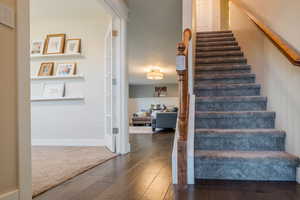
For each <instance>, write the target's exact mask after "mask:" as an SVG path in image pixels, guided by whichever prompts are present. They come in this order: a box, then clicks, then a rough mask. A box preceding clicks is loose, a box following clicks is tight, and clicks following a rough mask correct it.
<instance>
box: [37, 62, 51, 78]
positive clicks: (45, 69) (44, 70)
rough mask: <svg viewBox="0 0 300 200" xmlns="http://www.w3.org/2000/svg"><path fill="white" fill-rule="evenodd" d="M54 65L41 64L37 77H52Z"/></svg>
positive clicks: (49, 63)
mask: <svg viewBox="0 0 300 200" xmlns="http://www.w3.org/2000/svg"><path fill="white" fill-rule="evenodd" d="M53 68H54V63H53V62H48V63H42V64H41V66H40V69H39V72H38V76H52V75H53Z"/></svg>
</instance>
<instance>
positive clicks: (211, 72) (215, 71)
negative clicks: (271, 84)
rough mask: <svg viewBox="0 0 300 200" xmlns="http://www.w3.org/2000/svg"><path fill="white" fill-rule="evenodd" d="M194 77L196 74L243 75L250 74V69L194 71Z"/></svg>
mask: <svg viewBox="0 0 300 200" xmlns="http://www.w3.org/2000/svg"><path fill="white" fill-rule="evenodd" d="M195 72H196V75H197V74H244V73H250V72H251V70H250V69H241V70H237V69H236V70H200V69H196V70H195Z"/></svg>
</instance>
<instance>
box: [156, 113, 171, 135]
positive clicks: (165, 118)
mask: <svg viewBox="0 0 300 200" xmlns="http://www.w3.org/2000/svg"><path fill="white" fill-rule="evenodd" d="M176 122H177V112H157V113H155V115H152V119H151V125H152V131H153V132H155V130H156V129H157V128H174V129H175V128H176Z"/></svg>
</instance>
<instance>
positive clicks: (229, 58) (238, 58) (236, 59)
mask: <svg viewBox="0 0 300 200" xmlns="http://www.w3.org/2000/svg"><path fill="white" fill-rule="evenodd" d="M217 63H247V59H246V58H244V57H242V56H226V57H225V56H223V57H222V56H220V57H212V58H196V65H200V64H217Z"/></svg>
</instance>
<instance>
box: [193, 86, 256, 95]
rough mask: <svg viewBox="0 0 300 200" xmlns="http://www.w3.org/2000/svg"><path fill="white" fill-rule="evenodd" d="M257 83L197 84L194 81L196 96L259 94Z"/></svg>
mask: <svg viewBox="0 0 300 200" xmlns="http://www.w3.org/2000/svg"><path fill="white" fill-rule="evenodd" d="M260 88H261V86H260V85H259V84H253V83H247V84H199V83H197V82H196V83H195V88H194V92H195V94H196V96H202V97H203V96H259V95H260Z"/></svg>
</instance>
